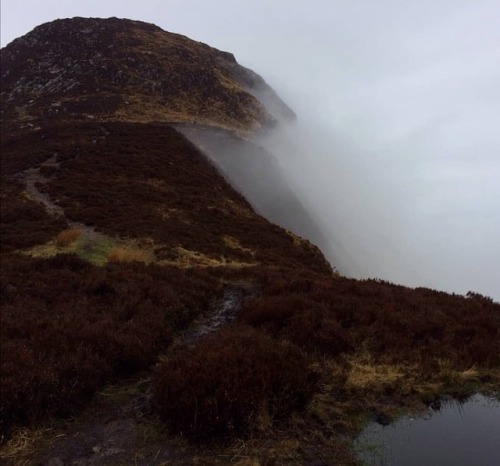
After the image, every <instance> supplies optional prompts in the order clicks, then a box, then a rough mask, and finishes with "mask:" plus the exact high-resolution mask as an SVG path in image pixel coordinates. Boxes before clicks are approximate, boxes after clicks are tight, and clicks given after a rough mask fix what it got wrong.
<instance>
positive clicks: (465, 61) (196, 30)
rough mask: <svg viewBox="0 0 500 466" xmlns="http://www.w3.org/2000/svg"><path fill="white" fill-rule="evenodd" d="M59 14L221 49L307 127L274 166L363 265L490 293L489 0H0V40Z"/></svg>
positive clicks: (394, 276)
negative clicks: (294, 151)
mask: <svg viewBox="0 0 500 466" xmlns="http://www.w3.org/2000/svg"><path fill="white" fill-rule="evenodd" d="M72 16H94V17H97V16H98V17H108V16H117V17H126V18H132V19H139V20H144V21H147V22H152V23H155V24H157V25H159V26H160V27H162V28H163V29H165V30H167V31H172V32H178V33H181V34H184V35H187V36H189V37H191V38H193V39H196V40H200V41H202V42H206V43H208V44H210V45H212V46H214V47H217V48H219V49H222V50H227V51H230V52H232V53H234V54H235V56H236V58H237V60H238V61H239V63H241V64H243V65H245V66H248V67H250V68H252V69H254V70H255V71H257V72H258V73H260V74H261V75H263V77H264V78H265V79H266V80H267V81H268V82H269V83H270V84H271V85H272V86H273V87H274V88H275V89H276V90H277V91H278V92H279V93H280V94H281V95H282V96H283V97H284V99H285V100H286V101H287V102H288V103H289V104H290V105H291V106H292V107H293V108H294V109H295V110H296V112H297V113H298V114H299V123H298V124H302V128H301V129H299V130H297V131H294V134H295V137H296V134H301V139H303V140H308V138H310V140H311V141H315V144H316V147H315V150H314V151H312V150H311V145H309V146H306V147H304V148H303V150H304V151H305V152H307V153H305V154H303V156H302V157H300V154H299V155H296V158H297V157H298V158H302V162H300V161H297V160H294V161H293V163H290V167H292V168H291V170H290V174H289V175H290V177H291V178H293V179H295V181H296V183H297V186H298V188H297V189H298V190H299V191H301V192H302V195H303V196H304V202H305V203H306V204H308V205H310V207H311V208H314V209H316V211H317V213H318V215H320V216H321V217H322V221H323V223H324V224H325V227H326V228H327V229H329V231H332V234H337V235H340V237H341V239H342V240H343V241H344V243H345V242H346V241H347V242H349V238H351V239H352V244H346V247H347V249H350V250H351V251H350V254H351V255H352V256H353V258H354V259H356V260H357V261H358V262H359V261H360V260H361V261H363V257H364V255H366V257H367V258H368V257H370V258H371V259H367V260H366V263H367V268H366V270H365V271H364V275H365V276H379V277H380V278H385V279H389V280H391V281H396V282H402V283H408V284H410V285H414V286H415V285H417V284H419V283H420V284H422V285H425V286H431V287H435V288H440V289H446V290H448V291H456V292H459V293H465V292H467V291H468V290H471V289H472V290H475V291H478V292H481V293H483V294H486V295H489V296H492V297H495V299H496V300H500V270H499V269H500V2H499V0H439V1H436V0H432V1H431V0H420V1H418V2H415V1H410V0H378V1H372V0H330V1H326V0H308V1H305V0H303V1H297V0H287V1H285V0H253V1H252V0H245V1H243V0H241V1H240V0H212V1H206V0H170V1H169V0H157V1H153V0H142V1H140V2H136V1H126V0H120V1H115V0H106V1H102V0H79V1H70V0H66V1H55V0H46V1H40V0H37V1H35V0H2V1H1V21H2V24H1V26H2V28H1V34H2V46H5V45H6V44H7V43H8V42H10V41H11V40H12V39H14V38H15V37H18V36H20V35H23V34H25V33H27V32H28V31H29V30H31V29H33V27H35V26H36V25H38V24H41V23H44V22H47V21H51V20H53V19H56V18H63V17H72ZM300 131H303V133H301V132H300ZM291 137H292V139H293V137H294V135H293V134H292V136H291ZM295 146H296V148H297V147H298V148H299V149H300V144H299V143H298V142H297V144H295ZM312 152H314V153H312ZM305 160H307V167H302V168H303V169H302V170H301V169H300V164H301V163H302V164H303V163H304V161H305ZM339 224H342V227H341V228H339ZM362 275H363V274H362Z"/></svg>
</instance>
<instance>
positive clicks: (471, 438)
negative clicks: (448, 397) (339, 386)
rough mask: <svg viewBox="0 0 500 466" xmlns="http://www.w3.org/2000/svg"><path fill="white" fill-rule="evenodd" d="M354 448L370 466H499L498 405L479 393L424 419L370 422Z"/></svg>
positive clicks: (499, 418)
mask: <svg viewBox="0 0 500 466" xmlns="http://www.w3.org/2000/svg"><path fill="white" fill-rule="evenodd" d="M356 448H357V450H358V456H359V458H360V459H361V460H362V462H363V464H364V465H366V466H382V465H383V466H433V465H435V466H448V465H449V466H498V465H500V402H499V401H497V400H494V399H491V398H486V397H484V396H482V395H476V396H474V397H472V398H470V399H469V400H468V401H467V402H466V403H464V404H459V403H458V402H450V403H446V404H444V405H443V407H442V408H441V410H440V411H438V412H430V411H429V413H428V414H427V415H425V416H423V417H420V418H403V419H401V420H400V421H398V422H396V423H394V424H392V425H389V426H387V427H382V426H381V425H379V424H370V425H369V426H368V427H367V428H366V429H365V430H364V431H363V432H362V434H361V435H360V437H359V438H358V440H357V443H356Z"/></svg>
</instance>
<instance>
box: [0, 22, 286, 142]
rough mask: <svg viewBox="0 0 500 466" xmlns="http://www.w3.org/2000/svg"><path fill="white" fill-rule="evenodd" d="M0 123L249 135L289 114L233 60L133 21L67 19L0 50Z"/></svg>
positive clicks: (267, 90) (246, 70)
mask: <svg viewBox="0 0 500 466" xmlns="http://www.w3.org/2000/svg"><path fill="white" fill-rule="evenodd" d="M1 59H2V118H3V119H4V121H8V122H21V123H22V124H23V125H24V126H26V127H28V128H32V129H34V128H36V127H39V126H43V125H46V124H48V123H49V122H51V121H58V122H60V121H61V120H65V121H68V120H77V121H81V120H83V121H89V120H90V121H124V122H142V123H145V122H163V123H165V122H166V123H174V122H175V123H197V124H201V125H206V126H209V127H216V128H223V129H226V130H229V131H231V132H233V133H236V134H239V135H248V134H249V133H252V132H256V131H260V130H263V129H265V128H268V127H269V126H272V125H273V124H274V123H275V118H274V117H273V116H271V115H270V114H269V113H268V111H267V110H266V108H265V107H264V106H263V105H262V103H261V102H259V100H258V99H257V98H256V97H255V95H257V96H258V95H260V94H262V95H265V96H266V98H267V99H268V100H269V101H270V102H272V103H273V105H272V107H273V109H274V111H275V112H276V109H278V110H277V112H278V113H281V115H278V116H289V117H290V116H293V112H292V111H291V110H290V109H289V108H288V107H287V106H286V105H285V104H284V103H283V102H282V101H281V100H280V99H279V97H278V96H277V95H276V94H275V93H274V91H272V89H271V88H269V86H267V84H266V83H265V82H264V80H263V79H262V78H261V77H260V76H258V75H257V74H256V73H254V72H252V71H250V70H248V69H246V68H244V67H242V66H240V65H238V63H237V62H236V60H235V58H234V56H233V55H231V54H230V53H227V52H221V51H219V50H216V49H214V48H212V47H209V46H208V45H205V44H202V43H200V42H195V41H193V40H190V39H188V38H187V37H184V36H181V35H178V34H172V33H168V32H165V31H163V30H162V29H160V28H159V27H157V26H154V25H152V24H147V23H143V22H139V21H130V20H120V19H116V18H111V19H86V18H73V19H65V20H57V21H54V22H52V23H48V24H44V25H42V26H39V27H37V28H35V29H34V30H33V31H32V32H30V33H29V34H26V35H25V36H23V37H21V38H19V39H16V40H15V41H13V42H12V43H11V44H9V45H8V46H7V47H5V48H4V49H3V50H2V55H1Z"/></svg>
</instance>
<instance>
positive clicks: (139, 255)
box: [106, 245, 154, 264]
mask: <svg viewBox="0 0 500 466" xmlns="http://www.w3.org/2000/svg"><path fill="white" fill-rule="evenodd" d="M106 259H107V261H108V262H144V263H146V264H149V263H150V262H153V260H154V253H153V251H152V250H147V249H138V248H134V247H133V246H128V245H119V246H115V247H114V248H113V249H111V251H109V253H108V255H107V257H106Z"/></svg>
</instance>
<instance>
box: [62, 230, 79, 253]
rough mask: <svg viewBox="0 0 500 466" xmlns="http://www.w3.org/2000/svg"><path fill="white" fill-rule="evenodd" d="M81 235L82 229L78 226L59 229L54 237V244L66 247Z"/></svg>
mask: <svg viewBox="0 0 500 466" xmlns="http://www.w3.org/2000/svg"><path fill="white" fill-rule="evenodd" d="M81 235H82V230H81V229H79V228H67V229H66V230H63V231H61V232H60V233H59V234H58V235H57V237H56V246H58V247H60V248H66V247H68V246H70V245H71V244H73V243H74V242H75V241H76V240H77V239H78V238H80V236H81Z"/></svg>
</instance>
